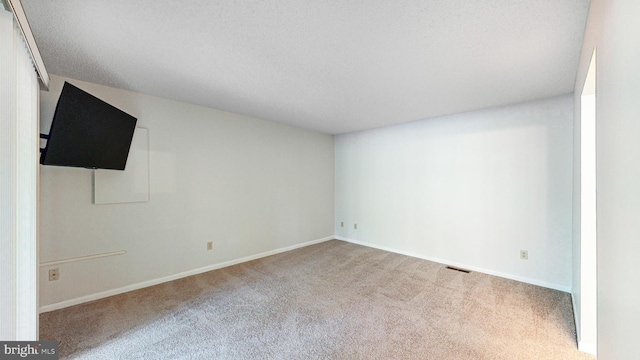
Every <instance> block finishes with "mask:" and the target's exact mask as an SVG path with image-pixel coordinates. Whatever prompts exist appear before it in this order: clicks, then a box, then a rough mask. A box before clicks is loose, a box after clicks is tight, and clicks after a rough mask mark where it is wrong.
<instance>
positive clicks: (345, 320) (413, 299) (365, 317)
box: [40, 240, 593, 360]
mask: <svg viewBox="0 0 640 360" xmlns="http://www.w3.org/2000/svg"><path fill="white" fill-rule="evenodd" d="M40 327H41V329H40V335H41V339H42V340H58V341H62V343H61V345H60V350H59V351H60V355H61V358H63V359H66V358H68V359H109V360H111V359H510V360H511V359H593V357H591V356H589V355H586V354H584V353H581V352H579V351H578V350H577V349H576V343H575V329H574V325H573V314H572V309H571V299H570V296H569V294H567V293H563V292H559V291H555V290H550V289H546V288H542V287H537V286H533V285H528V284H524V283H519V282H516V281H512V280H507V279H503V278H499V277H494V276H489V275H484V274H480V273H475V272H472V273H470V274H465V273H462V272H458V271H453V270H448V269H446V268H445V267H444V266H443V265H441V264H437V263H434V262H430V261H425V260H420V259H416V258H411V257H407V256H403V255H398V254H393V253H388V252H385V251H380V250H375V249H370V248H367V247H363V246H358V245H353V244H349V243H345V242H342V241H337V240H334V241H328V242H325V243H321V244H318V245H314V246H309V247H306V248H302V249H298V250H294V251H290V252H287V253H283V254H279V255H275V256H270V257H267V258H264V259H260V260H256V261H251V262H248V263H244V264H240V265H236V266H232V267H228V268H224V269H220V270H216V271H211V272H208V273H204V274H200V275H196V276H192V277H189V278H185V279H181V280H176V281H172V282H169V283H165V284H161V285H157V286H153V287H149V288H145V289H142V290H137V291H132V292H129V293H126V294H122V295H118V296H113V297H109V298H106V299H102V300H98V301H94V302H91V303H87V304H81V305H77V306H73V307H69V308H66V309H62V310H57V311H53V312H49V313H43V314H41V315H40Z"/></svg>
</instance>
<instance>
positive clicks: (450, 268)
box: [447, 266, 471, 274]
mask: <svg viewBox="0 0 640 360" xmlns="http://www.w3.org/2000/svg"><path fill="white" fill-rule="evenodd" d="M447 269H449V270H455V271H460V272H463V273H465V274H468V273H470V272H471V271H469V270H465V269H460V268H457V267H453V266H447Z"/></svg>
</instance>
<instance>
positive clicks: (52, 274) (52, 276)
mask: <svg viewBox="0 0 640 360" xmlns="http://www.w3.org/2000/svg"><path fill="white" fill-rule="evenodd" d="M58 279H60V269H58V268H55V269H51V270H49V281H54V280H58Z"/></svg>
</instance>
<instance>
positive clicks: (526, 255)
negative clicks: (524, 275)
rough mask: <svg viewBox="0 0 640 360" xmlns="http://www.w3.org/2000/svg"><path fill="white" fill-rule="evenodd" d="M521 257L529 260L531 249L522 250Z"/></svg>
mask: <svg viewBox="0 0 640 360" xmlns="http://www.w3.org/2000/svg"><path fill="white" fill-rule="evenodd" d="M520 259H522V260H529V251H527V250H520Z"/></svg>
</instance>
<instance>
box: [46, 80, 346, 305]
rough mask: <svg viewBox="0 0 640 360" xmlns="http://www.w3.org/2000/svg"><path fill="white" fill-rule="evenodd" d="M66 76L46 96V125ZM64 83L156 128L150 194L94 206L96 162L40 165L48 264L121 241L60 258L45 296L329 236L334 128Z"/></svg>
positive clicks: (98, 289)
mask: <svg viewBox="0 0 640 360" xmlns="http://www.w3.org/2000/svg"><path fill="white" fill-rule="evenodd" d="M63 80H65V79H63V78H60V77H56V76H53V77H52V81H51V85H50V89H51V91H50V92H43V93H42V94H41V97H42V101H41V109H42V110H41V119H42V124H41V125H42V126H41V128H42V131H43V132H48V129H49V127H50V122H51V119H52V116H53V112H54V109H55V104H56V102H57V98H58V96H59V94H60V91H61V89H62V84H63ZM69 81H70V82H71V83H73V84H74V85H76V86H79V87H81V88H82V89H84V90H86V91H88V92H90V93H92V94H94V95H96V96H97V97H99V98H102V99H103V100H105V101H107V102H109V103H111V104H113V105H114V106H116V107H119V108H121V109H122V110H124V111H126V112H128V113H130V114H132V115H134V116H136V117H137V118H138V126H139V127H144V128H148V129H149V148H150V201H149V202H144V203H128V204H111V205H94V204H92V199H93V193H92V191H93V189H92V171H91V170H87V169H77V168H63V167H52V166H41V167H40V175H41V191H40V195H41V239H40V254H41V259H40V261H41V263H42V262H48V261H54V260H60V259H66V258H73V257H79V256H85V255H91V254H99V253H105V252H111V251H118V250H125V251H126V254H125V255H119V256H113V257H106V258H101V259H94V260H87V261H81V262H74V263H68V264H62V265H56V266H53V267H59V268H60V280H58V281H52V282H50V281H48V279H47V276H46V274H47V271H48V269H49V268H51V267H42V268H41V271H40V278H41V281H40V286H41V288H40V289H41V293H40V296H41V301H40V304H41V306H43V305H50V304H56V303H60V302H65V301H66V303H63V304H70V303H73V302H74V301H75V300H78V299H81V300H82V299H85V300H86V299H89V298H91V297H92V296H94V297H95V295H96V294H100V293H102V295H105V294H109V293H113V292H114V291H116V292H117V290H118V289H123V288H126V287H127V286H131V285H133V284H138V283H143V282H149V281H153V280H154V279H159V278H165V277H171V276H173V275H175V274H179V273H183V272H188V271H191V270H193V269H199V268H203V267H209V266H212V265H215V264H221V263H224V262H228V261H234V260H237V259H241V258H244V257H249V256H253V255H256V254H261V253H265V252H269V251H273V250H277V249H282V248H286V247H291V246H297V245H300V244H302V243H304V242H308V241H313V240H318V239H323V238H325V237H329V236H332V235H333V219H334V197H333V196H334V139H333V136H331V135H326V134H321V133H317V132H313V131H309V130H304V129H300V128H295V127H291V126H287V125H282V124H278V123H273V122H268V121H263V120H258V119H253V118H248V117H244V116H240V115H234V114H230V113H226V112H222V111H217V110H212V109H207V108H203V107H199V106H194V105H190V104H185V103H179V102H174V101H169V100H165V99H160V98H156V97H152V96H146V95H142V94H137V93H133V92H128V91H124V90H119V89H114V88H108V87H104V86H99V85H95V84H90V83H86V82H82V81H77V80H69ZM207 241H213V250H212V251H207V250H206V243H207ZM104 292H106V293H104ZM74 299H75V300H74ZM51 308H55V306H53V307H49V309H51Z"/></svg>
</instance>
